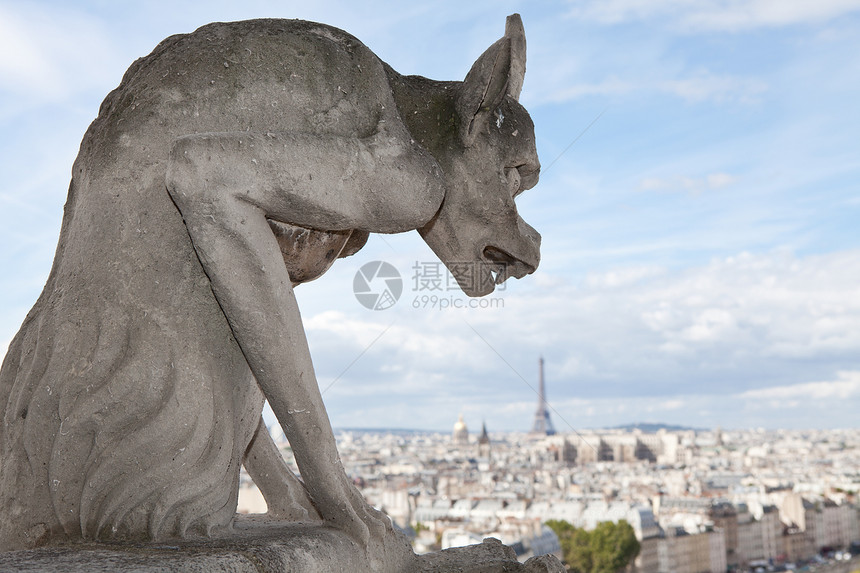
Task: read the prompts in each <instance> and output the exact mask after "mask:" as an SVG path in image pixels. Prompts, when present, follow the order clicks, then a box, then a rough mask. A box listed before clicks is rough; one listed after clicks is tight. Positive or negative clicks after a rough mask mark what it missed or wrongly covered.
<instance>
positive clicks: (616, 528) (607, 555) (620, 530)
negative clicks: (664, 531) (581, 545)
mask: <svg viewBox="0 0 860 573" xmlns="http://www.w3.org/2000/svg"><path fill="white" fill-rule="evenodd" d="M589 545H590V548H591V559H592V565H591V570H590V571H589V573H616V572H617V571H620V570H621V569H623V568H624V567H626V566H627V564H628V563H630V562H631V561H632V560H633V559H635V558H636V556H637V555H639V541H638V540H637V539H636V533H635V532H634V531H633V528H632V527H631V526H630V524H629V523H627V522H626V521H625V520H623V519H622V520H621V521H619V522H618V523H612V522H610V521H604V522H603V523H599V524H598V525H597V527H596V528H595V529H594V531H592V532H591V540H590V544H589Z"/></svg>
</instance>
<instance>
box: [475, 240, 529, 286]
mask: <svg viewBox="0 0 860 573" xmlns="http://www.w3.org/2000/svg"><path fill="white" fill-rule="evenodd" d="M482 254H483V259H484V261H486V262H487V263H489V265H490V266H491V267H492V268H491V269H490V272H491V273H493V275H494V280H493V282H495V283H496V284H497V285H500V284H502V283H503V282H505V281H506V280H507V279H508V278H510V277H514V278H515V279H519V278H522V277H524V276H526V275H529V274H531V273H533V272H535V269H536V268H537V266H536V265H532V264H529V263H527V262H525V261H523V260H521V259H518V258H516V257H515V256H513V255H512V254H510V253H508V252H507V251H503V250H502V249H500V248H498V247H494V246H492V245H487V246H486V247H484V251H483V253H482Z"/></svg>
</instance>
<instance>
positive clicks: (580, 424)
mask: <svg viewBox="0 0 860 573" xmlns="http://www.w3.org/2000/svg"><path fill="white" fill-rule="evenodd" d="M310 4H311V3H307V2H302V3H299V2H264V1H253V0H251V1H245V2H219V1H208V2H182V1H175V2H169V3H168V2H159V1H153V2H146V3H115V2H102V1H91V2H80V1H78V2H20V1H19V2H5V1H2V0H0V45H2V49H0V133H2V137H0V168H2V173H3V178H2V183H0V292H2V293H3V297H2V300H0V351H4V352H5V348H6V346H7V345H8V342H9V341H10V340H11V338H12V337H13V336H14V334H15V332H16V330H17V328H18V327H19V325H20V323H21V321H22V320H23V318H24V316H25V314H26V312H27V311H28V310H29V308H30V307H31V306H32V304H33V303H34V302H35V300H36V298H37V297H38V294H39V292H40V290H41V288H42V286H43V284H44V281H45V279H46V277H47V274H48V271H49V269H50V264H51V260H52V257H53V252H54V249H55V246H56V241H57V236H58V233H59V228H60V220H61V216H62V206H63V203H64V201H65V194H66V190H67V188H68V181H69V174H70V169H71V164H72V161H73V160H74V157H75V155H76V153H77V148H78V145H79V143H80V140H81V137H82V136H83V133H84V131H85V129H86V127H87V125H88V124H89V123H90V122H91V121H92V120H93V119H94V118H95V115H96V113H97V111H98V106H99V104H100V102H101V100H102V99H103V98H104V96H105V95H106V94H107V93H108V91H110V90H111V89H112V88H113V87H115V86H116V85H117V84H118V83H119V80H120V78H121V76H122V73H123V72H124V71H125V69H126V68H127V67H128V66H129V65H130V64H131V62H132V61H134V60H135V59H136V58H137V57H140V56H143V55H145V54H147V53H149V52H150V51H151V50H152V48H153V47H154V46H155V45H156V44H157V43H158V42H159V41H160V40H162V39H163V38H165V37H166V36H168V35H171V34H175V33H184V32H190V31H192V30H194V29H195V28H197V27H198V26H201V25H203V24H206V23H208V22H211V21H216V20H238V19H246V18H254V17H283V18H303V19H310V20H317V21H322V22H326V23H329V24H332V25H335V26H338V27H341V28H343V29H345V30H347V31H349V32H350V33H352V34H354V35H355V36H357V37H358V38H360V39H361V40H362V41H363V42H364V43H365V44H367V45H368V46H369V47H370V48H371V49H372V50H374V51H375V52H376V54H377V55H378V56H379V57H380V58H382V59H383V60H385V61H386V62H388V63H389V64H391V65H392V66H393V67H394V68H395V69H397V70H398V71H400V72H401V73H406V74H420V75H425V76H427V77H431V78H434V79H445V80H452V79H462V78H463V77H464V76H465V74H466V72H467V71H468V69H469V67H470V65H471V63H472V62H473V61H474V59H475V58H476V57H477V56H478V55H480V53H481V52H482V51H483V50H484V49H485V48H486V47H487V46H489V45H490V44H491V43H492V42H493V41H495V40H496V39H498V37H500V36H501V34H502V32H503V29H504V18H505V16H506V15H507V14H509V13H512V12H520V13H521V14H522V17H523V21H524V24H525V28H526V35H527V37H528V42H529V43H528V57H529V60H528V71H527V74H526V81H525V86H524V89H523V94H522V97H521V101H522V103H523V104H524V105H525V106H526V107H527V108H528V109H529V110H530V112H531V114H532V118H533V119H534V122H535V126H536V133H537V143H538V152H539V154H540V156H541V161H542V164H543V166H544V170H543V173H542V176H541V182H540V184H539V185H538V186H537V187H535V188H534V189H532V190H530V191H528V192H527V193H525V194H523V195H522V196H521V197H520V198H518V205H519V209H520V212H521V214H522V215H523V217H524V218H525V219H526V220H527V221H528V222H529V223H530V224H531V225H532V226H534V227H535V228H536V229H538V230H539V231H540V232H541V234H542V235H543V261H542V263H541V267H540V268H539V269H538V271H537V272H536V273H535V274H534V275H532V276H529V277H527V278H526V279H523V280H520V281H511V282H509V283H507V284H506V285H505V289H504V290H502V291H499V292H497V293H495V294H493V295H490V299H493V300H494V302H492V303H490V302H487V303H484V304H487V305H492V307H491V308H448V309H445V310H439V309H438V308H437V309H431V308H429V303H430V301H431V300H432V299H430V298H428V299H423V298H422V297H430V296H434V295H435V296H437V297H442V299H443V300H444V301H445V302H446V303H447V304H449V305H450V306H453V305H455V304H456V305H459V306H464V305H467V304H468V299H466V298H465V297H464V295H462V294H459V293H457V292H455V291H442V292H436V291H427V290H416V288H415V285H414V280H413V279H414V274H415V272H414V271H413V267H414V266H415V265H416V263H419V264H423V263H432V262H433V261H435V258H434V257H433V255H432V253H431V252H430V251H429V249H428V248H427V247H426V246H424V245H423V242H422V241H421V240H420V238H419V237H418V236H417V234H416V233H409V234H404V235H395V236H385V237H373V238H371V240H370V241H369V243H368V245H367V247H366V248H365V249H364V250H363V251H361V252H360V253H358V254H357V255H355V256H354V257H351V258H348V259H344V260H342V261H339V262H338V263H337V264H336V265H335V266H334V267H333V268H332V270H331V271H330V272H329V274H328V275H326V276H325V277H323V278H322V279H320V280H318V281H316V282H313V283H310V284H307V285H302V286H301V287H299V288H298V289H297V291H296V292H297V295H298V297H299V300H300V304H301V306H302V313H303V317H304V321H305V327H306V330H307V333H308V338H309V341H310V344H311V351H312V353H313V356H314V362H315V365H316V369H317V376H318V380H319V383H320V386H321V387H322V388H324V389H325V393H324V398H325V401H326V404H327V407H328V411H329V415H330V417H331V419H332V423H333V425H334V426H336V427H380V426H385V427H409V428H427V429H447V428H450V427H451V426H452V425H453V423H454V422H455V421H456V419H457V414H458V413H460V412H462V413H463V414H464V415H465V419H466V422H467V423H468V424H469V425H470V426H471V427H473V428H474V427H479V426H480V424H481V422H482V421H484V420H486V422H487V425H488V427H489V428H490V429H491V430H493V429H497V430H517V429H527V428H528V427H529V426H530V424H531V420H532V416H533V412H534V408H535V404H536V396H535V393H534V389H533V388H534V387H536V383H537V361H538V356H540V355H543V356H544V357H545V359H546V375H547V388H548V393H549V400H550V404H551V406H552V408H553V413H552V416H553V417H554V420H555V425H556V427H557V428H558V429H559V430H567V431H570V430H571V429H573V428H575V429H577V430H581V429H585V428H593V427H603V426H611V425H615V424H621V423H628V422H637V421H656V422H667V423H678V424H686V425H691V426H698V427H707V426H717V425H722V426H723V427H724V428H737V427H792V428H805V427H821V428H827V427H856V426H857V419H858V415H857V412H860V231H858V220H860V184H858V181H860V103H858V102H860V56H858V54H860V1H858V0H819V1H816V2H809V1H807V0H782V1H780V2H773V1H769V0H749V1H745V2H741V1H736V0H703V1H701V2H691V1H689V0H652V1H644V0H603V1H587V0H583V1H571V2H527V3H526V2H504V1H492V2H490V1H475V2H470V3H462V2H434V3H423V4H421V5H416V6H412V7H403V6H401V3H395V2H357V1H352V2H342V1H330V2H317V3H312V5H310ZM589 126H590V127H589ZM571 143H573V145H571ZM374 260H384V261H387V262H390V263H391V264H393V265H394V266H395V267H396V268H397V269H398V270H399V272H400V273H401V275H402V276H403V281H404V290H403V294H402V296H401V298H400V300H399V301H398V303H397V304H396V305H395V306H394V307H392V308H390V309H387V310H383V311H371V310H367V309H365V308H364V307H362V306H361V305H360V304H359V303H358V302H357V301H356V299H355V298H354V296H353V293H352V287H353V278H354V275H355V273H356V271H357V270H358V268H359V267H360V266H361V265H363V264H365V263H367V262H370V261H374ZM424 301H426V302H427V306H425V302H424ZM416 306H417V307H418V308H415V307H416Z"/></svg>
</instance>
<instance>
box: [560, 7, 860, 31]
mask: <svg viewBox="0 0 860 573" xmlns="http://www.w3.org/2000/svg"><path fill="white" fill-rule="evenodd" d="M858 10H860V2H858V1H857V0H822V1H819V2H809V1H808V0H705V1H699V2H691V1H690V0H591V1H580V2H575V3H574V4H573V9H572V10H571V12H570V15H571V16H573V17H575V18H581V19H585V20H594V21H598V22H603V23H606V24H617V23H621V22H627V21H631V20H655V19H660V20H663V21H667V22H670V23H671V24H673V25H674V26H675V27H676V28H678V29H679V30H683V31H686V32H690V33H692V32H696V31H701V30H719V31H732V32H734V31H739V30H747V29H753V28H761V27H776V26H788V25H806V24H817V23H820V22H825V21H828V20H832V19H834V18H837V17H839V16H843V15H846V14H849V13H851V12H856V11H858Z"/></svg>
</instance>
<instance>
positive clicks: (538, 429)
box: [531, 356, 555, 436]
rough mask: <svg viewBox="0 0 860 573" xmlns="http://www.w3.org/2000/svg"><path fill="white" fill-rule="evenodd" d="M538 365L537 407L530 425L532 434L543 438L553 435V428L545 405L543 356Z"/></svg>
mask: <svg viewBox="0 0 860 573" xmlns="http://www.w3.org/2000/svg"><path fill="white" fill-rule="evenodd" d="M538 364H539V365H540V386H539V390H538V407H537V412H535V421H534V424H533V425H532V431H531V433H532V434H540V435H543V436H553V435H555V428H554V427H553V425H552V420H550V419H549V409H548V408H547V404H546V388H545V387H544V381H543V356H541V357H540V361H539V362H538Z"/></svg>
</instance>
